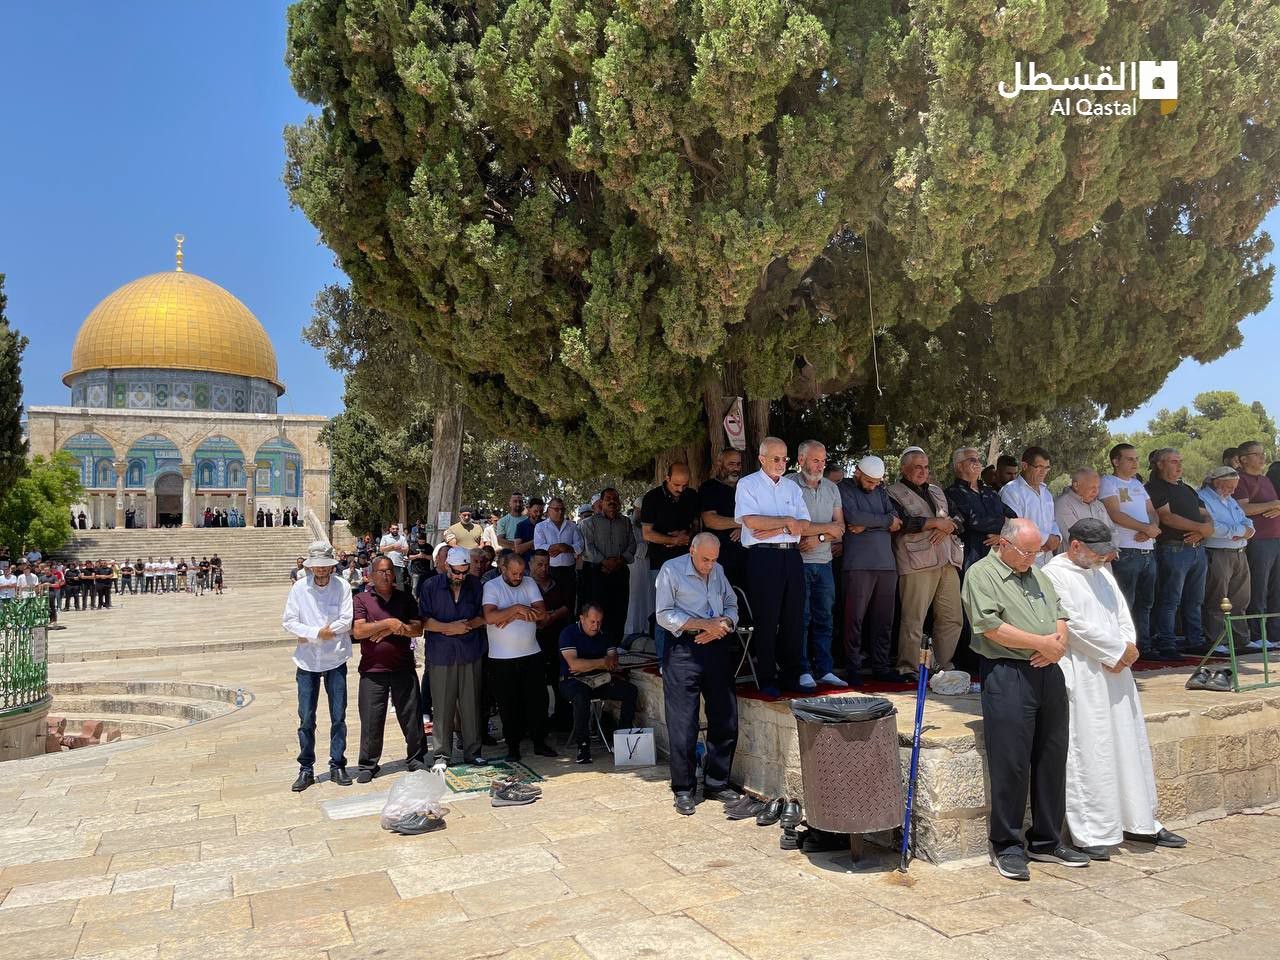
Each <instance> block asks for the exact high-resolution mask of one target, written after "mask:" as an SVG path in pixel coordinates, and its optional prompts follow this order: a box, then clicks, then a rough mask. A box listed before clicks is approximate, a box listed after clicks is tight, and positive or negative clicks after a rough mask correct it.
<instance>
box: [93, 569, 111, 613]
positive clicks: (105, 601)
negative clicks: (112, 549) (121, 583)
mask: <svg viewBox="0 0 1280 960" xmlns="http://www.w3.org/2000/svg"><path fill="white" fill-rule="evenodd" d="M93 577H94V581H93V582H94V586H95V587H96V588H97V590H98V606H99V607H102V608H103V609H107V610H109V609H111V581H112V580H114V579H115V574H114V573H113V572H112V570H111V563H110V561H108V560H99V561H98V565H97V567H95V568H94V571H93Z"/></svg>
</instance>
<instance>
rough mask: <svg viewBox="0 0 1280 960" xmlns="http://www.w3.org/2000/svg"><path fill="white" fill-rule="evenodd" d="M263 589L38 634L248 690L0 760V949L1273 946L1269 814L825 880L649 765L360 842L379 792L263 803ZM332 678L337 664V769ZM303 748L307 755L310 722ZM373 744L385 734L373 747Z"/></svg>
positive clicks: (272, 717)
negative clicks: (694, 807)
mask: <svg viewBox="0 0 1280 960" xmlns="http://www.w3.org/2000/svg"><path fill="white" fill-rule="evenodd" d="M284 592H285V588H284V587H283V586H279V587H270V588H268V587H263V588H257V589H244V590H238V591H234V592H229V593H228V594H227V595H226V596H224V597H221V598H217V597H204V598H194V597H187V596H160V597H147V598H141V597H140V598H126V600H124V601H123V602H120V603H119V604H118V605H117V607H116V609H114V610H112V611H109V612H105V611H104V612H100V613H86V614H80V615H78V616H77V615H76V614H74V613H72V614H69V615H68V616H67V618H66V620H65V622H67V623H69V624H70V628H69V629H68V630H66V631H64V632H62V633H59V634H54V635H52V637H53V639H52V644H53V652H54V654H55V656H56V655H57V654H58V653H59V651H62V652H63V653H65V654H66V662H57V663H54V664H53V665H52V668H51V669H52V673H53V679H54V680H57V681H88V680H184V681H189V682H200V683H213V684H218V685H222V686H227V687H243V688H244V689H245V690H246V692H247V693H248V694H249V695H250V696H251V701H250V702H249V703H248V705H247V706H246V707H245V708H244V709H242V710H238V711H236V712H233V713H231V714H228V715H226V716H222V717H218V718H215V719H212V720H207V721H204V722H201V723H196V724H192V725H190V726H186V727H182V728H180V729H177V730H173V731H171V732H168V733H164V734H159V735H156V736H152V737H149V738H144V739H137V740H131V741H123V742H120V743H116V744H109V745H105V746H101V747H90V748H86V749H83V750H80V751H73V752H71V753H63V754H56V755H49V756H45V757H38V758H33V759H31V760H24V761H14V762H11V763H8V764H3V765H0V772H2V773H3V774H4V775H3V777H0V955H2V956H4V957H6V958H13V960H43V958H63V957H104V958H105V957H110V958H113V960H126V958H127V960H159V958H164V960H167V958H184V960H185V958H199V960H219V958H223V957H226V958H256V957H271V958H276V957H279V958H286V957H287V958H295V957H297V958H303V957H305V958H325V957H327V958H330V960H347V958H359V957H403V958H406V960H410V958H436V957H439V958H447V960H465V958H469V957H481V956H503V957H512V958H515V957H527V958H533V957H545V958H560V957H564V958H574V957H579V958H580V957H593V958H613V957H668V956H671V957H674V956H681V957H693V958H721V957H752V958H772V957H779V958H791V957H813V958H818V957H830V958H843V957H859V958H871V960H875V958H886V960H917V958H959V960H967V958H975V960H976V958H1000V960H1008V958H1021V957H1028V958H1031V957H1034V958H1037V960H1050V958H1059V957H1061V958H1068V957H1069V958H1098V960H1137V958H1154V957H1163V958H1167V960H1219V958H1233V957H1239V958H1241V960H1245V958H1249V960H1253V958H1267V957H1280V881H1278V878H1280V816H1276V815H1275V814H1276V813H1280V811H1264V812H1258V813H1255V814H1240V815H1235V816H1232V817H1228V818H1225V819H1222V820H1217V821H1212V822H1207V823H1204V824H1200V825H1198V826H1194V827H1189V828H1187V829H1186V830H1185V831H1184V832H1185V834H1186V835H1187V837H1188V838H1189V839H1190V841H1191V846H1189V847H1188V848H1187V849H1185V850H1181V851H1165V850H1161V851H1151V850H1150V849H1149V848H1140V847H1137V846H1126V847H1125V848H1123V849H1122V850H1121V851H1120V852H1119V853H1118V854H1117V855H1116V856H1115V858H1114V859H1113V860H1112V862H1110V863H1097V864H1094V865H1092V866H1091V867H1089V868H1088V869H1085V870H1067V869H1062V868H1056V867H1045V866H1038V865H1033V867H1032V874H1033V879H1032V881H1031V882H1030V883H1023V884H1016V883H1013V882H1010V881H1005V880H1001V879H1000V878H999V877H998V876H996V874H995V872H994V871H993V870H992V868H991V867H990V866H988V865H986V864H985V862H975V861H973V860H969V861H964V862H961V863H957V864H950V865H948V866H947V867H945V868H940V867H934V866H931V865H929V864H926V863H915V864H913V865H912V868H911V872H910V880H911V881H912V883H911V885H910V886H907V885H903V884H902V883H900V882H896V881H897V878H896V877H895V876H894V873H893V866H894V865H895V859H896V858H893V857H890V856H884V857H875V856H872V857H869V858H868V859H867V860H865V861H864V862H863V863H862V864H860V865H859V867H858V869H856V870H852V871H851V870H850V869H849V867H850V864H849V859H848V855H847V854H843V855H840V854H821V855H813V856H810V857H806V856H804V855H802V854H799V853H794V852H790V853H788V852H783V851H781V850H779V849H778V837H779V831H778V830H777V828H776V827H775V828H767V829H763V828H759V827H757V826H755V824H754V822H750V821H747V822H737V823H735V822H729V821H726V820H725V819H724V818H723V816H721V815H720V814H719V811H718V810H717V809H715V808H717V807H718V806H719V805H718V804H715V803H707V804H704V805H702V806H701V807H699V810H698V813H697V815H695V816H693V817H689V818H684V817H680V816H678V815H677V814H676V813H675V811H674V810H673V809H672V807H671V803H670V794H669V792H668V789H667V784H666V782H665V776H664V770H663V769H662V768H650V769H645V770H640V771H618V772H614V770H613V768H612V763H611V762H610V760H609V759H608V757H607V756H605V757H602V758H597V762H596V764H595V765H594V766H592V767H587V768H583V767H577V766H575V765H574V764H573V763H571V762H570V761H569V760H568V759H561V760H543V761H537V762H536V763H535V764H534V765H535V766H536V767H537V769H539V770H540V772H542V773H543V775H544V776H545V777H546V778H547V781H546V783H545V784H544V785H543V786H544V789H545V796H544V798H543V799H542V800H540V801H539V802H537V803H536V804H533V805H532V806H528V807H512V808H505V809H499V810H494V809H491V808H489V806H488V804H487V801H486V800H485V799H484V798H478V799H477V798H472V799H465V800H462V801H459V802H453V803H452V808H451V813H450V815H449V817H448V820H447V827H446V829H445V830H443V831H441V832H438V833H433V834H428V835H426V836H422V837H416V838H406V837H398V836H394V835H392V834H389V833H387V832H385V831H382V830H381V829H379V827H378V822H377V818H376V816H363V817H358V818H354V819H330V818H329V816H328V815H327V813H326V808H325V806H324V803H325V801H329V800H334V799H344V798H351V797H354V796H359V795H361V794H372V793H379V792H382V791H384V790H386V789H387V787H388V785H389V783H390V782H391V780H392V778H391V777H384V778H379V779H378V780H375V781H374V782H373V783H371V784H368V785H363V786H361V785H356V786H353V787H350V788H346V789H343V788H341V787H337V786H334V785H332V784H329V783H327V782H322V783H320V784H318V785H317V786H315V787H313V788H311V789H310V790H308V791H306V792H305V793H302V794H292V793H290V792H289V784H290V782H291V781H292V779H293V776H294V774H295V773H296V766H295V763H294V760H293V757H294V755H295V753H296V749H297V740H296V735H295V728H296V714H295V703H296V702H295V697H294V684H293V665H292V663H291V662H290V647H288V646H283V645H278V644H275V643H273V642H272V641H275V640H278V639H279V638H280V637H281V636H282V634H281V630H280V627H279V612H280V608H281V605H282V603H283V596H284ZM237 648H242V649H237ZM117 654H120V655H121V656H119V657H117V656H116V655H117ZM113 657H115V658H114V659H113ZM87 658H100V659H87ZM355 688H356V682H355V672H354V666H353V669H352V673H351V677H350V690H351V705H350V707H351V709H350V714H349V717H348V721H349V723H350V736H349V744H350V748H349V751H348V757H349V760H350V763H351V765H352V767H354V764H355V756H354V755H355V752H356V751H355V744H356V740H357V737H358V729H359V728H358V721H357V719H356V715H355V703H354V700H355ZM321 709H322V717H323V701H322V708H321ZM54 712H55V713H56V712H57V706H56V703H55V709H54ZM318 733H319V737H318V739H319V740H320V742H321V743H324V742H326V737H327V722H325V721H324V720H323V719H322V721H321V725H320V730H319V731H318ZM398 742H400V741H399V734H398V730H396V729H395V727H394V721H392V722H391V724H389V728H388V731H387V744H388V746H389V748H390V749H389V750H388V754H389V756H395V755H396V751H395V745H396V744H397V743H398ZM501 750H502V748H501V747H499V748H497V749H496V750H495V751H493V752H494V754H495V755H500V754H501ZM321 763H323V760H322V761H321Z"/></svg>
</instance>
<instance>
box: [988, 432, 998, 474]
mask: <svg viewBox="0 0 1280 960" xmlns="http://www.w3.org/2000/svg"><path fill="white" fill-rule="evenodd" d="M998 456H1000V427H999V425H997V426H996V428H995V430H993V431H992V433H991V439H990V440H989V441H987V466H994V465H995V462H996V457H998Z"/></svg>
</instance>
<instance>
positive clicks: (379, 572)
mask: <svg viewBox="0 0 1280 960" xmlns="http://www.w3.org/2000/svg"><path fill="white" fill-rule="evenodd" d="M373 575H374V576H375V577H394V576H395V575H396V572H395V571H394V570H374V571H373Z"/></svg>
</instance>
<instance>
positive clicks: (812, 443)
mask: <svg viewBox="0 0 1280 960" xmlns="http://www.w3.org/2000/svg"><path fill="white" fill-rule="evenodd" d="M796 467H797V472H795V473H790V474H787V476H788V478H789V479H790V480H791V481H792V482H793V483H794V484H795V485H796V486H798V487H799V488H800V495H801V496H802V497H804V502H805V506H807V507H808V508H809V532H808V533H807V534H805V535H804V536H803V537H801V538H800V558H801V559H802V560H803V561H804V630H803V632H802V633H801V640H800V680H799V684H800V689H801V690H814V689H816V688H817V685H818V684H819V683H825V684H828V685H829V686H833V687H845V686H848V684H846V683H845V682H844V681H843V680H841V679H840V678H839V677H837V676H836V675H835V673H834V672H833V670H834V668H835V664H834V663H833V662H832V659H831V632H832V631H831V624H832V612H833V607H834V605H835V598H836V584H835V580H834V578H833V577H832V575H831V543H832V541H838V540H839V539H840V538H841V537H842V536H843V535H844V508H843V507H842V506H841V504H840V488H839V487H837V486H836V485H835V484H834V483H832V482H831V481H830V480H828V479H827V478H826V477H824V476H823V474H824V473H825V472H826V469H827V448H826V447H824V446H823V445H822V444H821V443H819V442H818V441H817V440H806V441H804V442H803V443H801V444H800V448H799V450H798V452H797V455H796ZM815 675H816V676H817V678H818V679H817V680H814V677H815Z"/></svg>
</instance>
